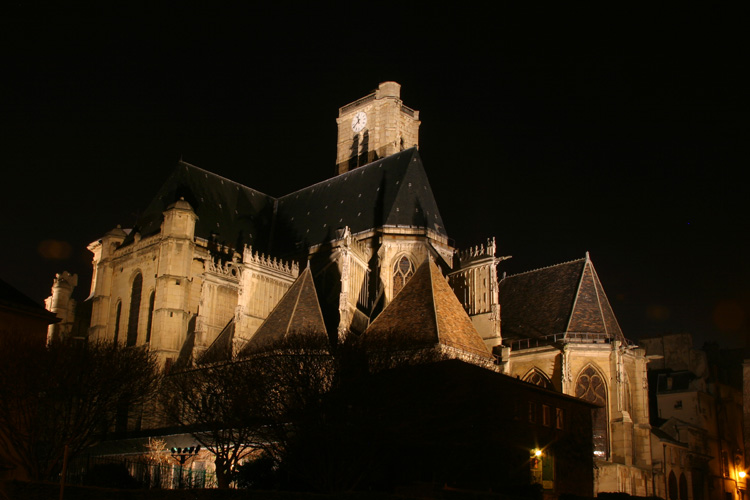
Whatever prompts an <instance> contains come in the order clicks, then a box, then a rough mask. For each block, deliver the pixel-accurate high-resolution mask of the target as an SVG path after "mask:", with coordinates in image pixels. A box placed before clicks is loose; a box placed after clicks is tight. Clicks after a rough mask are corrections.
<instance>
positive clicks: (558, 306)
mask: <svg viewBox="0 0 750 500" xmlns="http://www.w3.org/2000/svg"><path fill="white" fill-rule="evenodd" d="M500 311H501V325H502V332H503V339H507V340H516V339H523V338H540V337H545V336H547V335H554V334H565V338H566V339H573V338H579V339H585V338H587V337H586V336H587V335H589V334H590V335H597V336H600V335H603V336H605V337H607V338H611V339H615V340H620V341H624V340H625V337H624V336H623V334H622V331H621V330H620V325H619V324H618V323H617V318H616V317H615V313H614V311H612V307H611V306H610V304H609V300H607V296H606V294H605V293H604V288H603V287H602V284H601V282H600V281H599V277H598V276H597V274H596V270H595V269H594V264H593V263H592V262H591V259H590V258H589V256H588V254H586V257H585V258H583V259H579V260H574V261H570V262H565V263H562V264H557V265H554V266H550V267H545V268H542V269H536V270H534V271H528V272H525V273H521V274H516V275H513V276H508V277H506V278H504V279H503V280H502V281H501V282H500ZM579 334H583V335H579Z"/></svg>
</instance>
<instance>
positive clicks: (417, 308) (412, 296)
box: [362, 259, 492, 359]
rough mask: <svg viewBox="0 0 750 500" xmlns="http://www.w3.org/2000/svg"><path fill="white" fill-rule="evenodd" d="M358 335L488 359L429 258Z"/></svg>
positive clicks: (473, 330)
mask: <svg viewBox="0 0 750 500" xmlns="http://www.w3.org/2000/svg"><path fill="white" fill-rule="evenodd" d="M393 335H397V336H399V339H394V338H393V337H392V336H393ZM362 336H363V337H362V338H363V339H365V341H371V340H375V339H378V338H381V339H384V340H386V341H387V342H392V341H394V340H396V341H400V340H401V339H403V341H404V342H405V343H406V344H407V345H413V344H417V345H424V346H430V345H436V344H442V345H445V346H448V347H453V348H456V349H460V350H463V351H467V352H469V353H471V354H474V355H477V356H481V357H485V358H488V359H492V354H491V353H490V351H489V350H488V349H487V346H486V345H485V344H484V341H483V340H482V337H481V336H480V335H479V333H477V331H476V329H475V328H474V325H473V324H472V322H471V319H469V316H468V315H467V314H466V311H464V308H463V307H462V306H461V303H460V302H459V301H458V299H457V298H456V295H455V294H454V293H453V290H451V288H450V286H449V285H448V282H447V281H446V280H445V278H444V277H443V274H442V273H441V272H440V269H438V267H437V265H436V264H435V263H434V262H432V261H431V260H429V259H428V260H426V261H425V262H424V263H423V264H422V265H421V266H420V267H419V269H417V272H415V273H414V276H412V277H411V279H410V280H409V281H408V282H407V283H406V285H404V288H403V289H402V290H401V291H400V292H399V294H398V295H396V297H395V298H394V299H393V301H391V303H390V304H388V306H387V307H386V308H385V309H384V310H383V312H382V313H381V314H380V315H379V316H378V317H377V318H376V319H375V321H373V322H372V324H371V325H370V326H369V327H368V328H367V330H365V332H364V333H363V334H362Z"/></svg>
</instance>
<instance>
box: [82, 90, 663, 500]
mask: <svg viewBox="0 0 750 500" xmlns="http://www.w3.org/2000/svg"><path fill="white" fill-rule="evenodd" d="M337 123H338V126H339V135H338V153H337V162H336V163H337V173H338V174H339V175H337V176H335V177H333V178H331V179H328V180H326V181H323V182H320V183H318V184H315V185H313V186H309V187H307V188H304V189H302V190H300V191H297V192H294V193H291V194H288V195H286V196H283V197H280V198H272V197H270V196H267V195H264V194H263V193H260V192H258V191H254V190H252V189H251V188H248V187H246V186H243V185H241V184H239V183H236V182H233V181H230V180H228V179H225V178H222V177H220V176H218V175H216V174H213V173H211V172H207V171H204V170H201V169H200V168H198V167H195V166H193V165H189V164H187V163H184V162H180V163H179V164H178V166H177V168H176V170H175V172H174V173H173V175H172V177H170V178H169V179H168V180H167V182H166V183H165V184H164V185H163V186H162V188H161V189H160V190H159V192H158V194H157V195H156V197H155V198H154V200H153V202H152V204H151V205H150V206H149V208H148V209H147V210H146V211H145V212H144V213H143V216H142V218H141V220H140V221H139V222H138V224H137V225H136V226H135V227H134V228H132V229H129V230H124V229H122V228H119V227H117V228H115V229H113V230H112V231H110V232H108V233H107V234H105V235H104V236H103V237H102V238H101V239H99V240H97V241H95V242H93V243H91V244H90V245H89V250H90V251H91V252H92V253H93V255H94V258H93V266H94V273H93V279H92V284H91V294H90V298H89V301H90V302H91V304H92V306H91V307H92V312H91V323H90V328H89V338H94V339H105V340H111V341H116V342H120V343H123V344H125V345H129V346H140V345H147V346H148V347H149V349H151V350H152V351H153V352H155V353H156V354H157V355H158V357H159V359H160V361H161V363H162V364H163V366H165V367H167V368H170V367H171V366H172V365H174V364H176V363H182V365H181V366H190V365H191V364H193V363H200V362H201V359H202V358H203V357H204V356H205V355H206V353H208V352H212V353H226V349H224V348H223V347H221V346H230V348H229V351H233V352H234V353H237V352H239V351H241V350H242V349H243V347H245V346H246V345H247V344H248V342H250V341H251V340H252V339H253V336H254V335H255V333H256V332H258V331H259V329H261V328H262V325H263V324H264V321H266V319H267V318H268V316H269V314H270V313H271V311H272V310H273V309H274V307H275V306H276V305H277V304H278V303H279V301H280V300H281V299H282V297H283V296H284V294H285V292H286V291H287V290H289V289H290V287H291V286H292V285H293V283H294V282H295V279H297V277H298V276H299V274H300V273H299V269H300V266H303V268H308V266H309V274H311V275H312V278H313V280H314V285H315V286H314V288H315V290H316V291H317V296H318V299H319V304H320V309H321V313H322V317H323V320H324V322H325V327H326V330H327V332H328V334H329V336H331V337H336V336H338V337H341V336H343V335H347V334H350V333H353V334H361V333H362V332H365V331H366V330H367V329H368V327H369V326H370V325H371V324H374V323H373V322H374V320H375V319H376V318H377V317H378V315H379V314H380V312H381V311H383V310H384V309H385V308H386V307H387V306H388V304H389V303H391V302H392V301H394V299H395V298H396V297H397V296H398V294H399V293H400V292H401V291H402V289H403V288H404V286H405V284H406V283H407V282H408V281H409V280H410V278H411V277H412V276H413V275H414V274H415V273H416V271H417V268H418V267H419V266H420V265H421V264H422V263H423V262H425V261H428V260H429V261H431V262H433V264H432V265H433V266H435V267H434V270H438V269H439V271H435V272H437V273H442V275H444V276H447V278H446V279H447V281H448V283H449V284H450V286H451V287H452V289H453V292H454V293H455V295H456V297H457V298H458V302H460V306H462V307H463V309H464V311H465V313H466V315H468V317H469V318H470V321H469V320H467V321H466V323H467V324H468V325H471V329H474V330H475V332H476V333H478V334H479V337H478V340H477V342H479V345H481V344H482V340H483V341H484V346H482V349H480V350H481V351H482V352H484V351H486V353H485V354H486V355H485V356H484V357H483V358H482V359H483V362H485V363H490V364H492V363H495V365H494V368H493V369H494V370H496V371H500V372H502V373H504V374H507V375H511V376H513V377H517V378H520V379H522V380H525V381H528V382H531V383H533V384H535V385H539V386H543V387H545V388H548V389H552V390H554V391H557V392H559V393H561V394H563V395H568V396H575V397H578V398H582V399H584V400H586V401H588V402H590V403H593V404H596V405H600V406H601V409H600V410H596V413H595V418H594V420H595V424H596V426H595V429H596V433H595V436H594V442H595V456H594V463H595V466H596V467H595V474H594V475H595V488H594V489H595V492H605V491H619V492H626V493H631V494H636V495H647V494H649V493H650V492H651V486H650V484H651V476H650V473H651V472H650V471H651V453H650V450H651V444H650V435H649V432H650V426H649V417H648V398H647V393H648V386H647V379H646V375H645V374H646V358H645V355H644V352H643V350H642V349H639V348H637V347H636V346H634V345H633V344H632V343H631V342H629V341H628V340H627V339H626V338H625V337H624V336H623V335H622V332H621V331H620V329H619V325H617V321H616V319H615V318H614V313H613V312H612V310H611V308H610V307H609V303H608V302H607V299H606V295H605V294H604V292H603V289H602V287H601V283H600V282H599V280H598V277H597V276H596V272H595V271H594V269H593V265H592V264H591V262H590V259H589V258H588V256H587V257H586V259H582V260H581V261H575V262H574V263H572V264H571V263H568V264H564V265H560V266H557V267H555V266H553V267H554V269H553V272H551V273H547V272H543V273H536V274H533V273H529V274H528V275H527V276H526V277H527V278H530V279H529V280H526V278H524V277H521V278H516V277H508V278H506V279H503V280H499V279H498V275H497V266H498V264H499V263H500V262H501V261H502V260H503V259H505V258H507V257H498V256H497V255H496V252H497V245H496V243H495V240H494V239H489V240H487V241H486V243H485V244H484V245H479V246H476V247H473V248H470V249H468V250H465V251H461V252H459V251H457V249H455V248H454V247H453V246H452V245H451V243H450V240H449V238H448V235H447V233H446V232H445V228H444V226H443V222H442V219H441V217H440V213H439V211H438V209H437V204H436V202H435V200H434V197H433V195H432V191H431V189H430V186H429V182H428V180H427V176H426V173H425V171H424V168H423V167H422V164H421V158H420V157H419V153H418V151H417V149H416V148H415V147H414V146H416V145H418V129H419V125H420V122H419V112H418V111H415V110H413V109H411V108H408V107H406V106H405V105H404V104H403V103H402V101H401V100H400V86H399V85H398V84H397V83H395V82H385V83H382V84H380V86H379V87H378V90H377V91H375V92H374V93H372V94H370V95H368V96H365V97H364V98H362V99H359V100H357V101H355V102H353V103H351V104H348V105H346V106H343V107H342V108H340V110H339V117H338V119H337ZM355 167H356V169H355ZM305 273H308V271H305ZM524 280H525V281H524ZM514 284H518V285H520V288H517V289H514V288H513V286H514ZM503 290H505V292H504V291H503ZM555 304H558V305H559V304H568V310H565V311H562V310H561V309H560V308H559V307H557V308H556V307H555ZM438 307H439V305H438ZM456 307H458V306H456ZM458 310H460V307H459V309H458ZM501 320H502V324H501ZM563 320H564V321H563ZM561 321H562V322H561ZM501 327H502V328H501ZM449 330H450V328H446V329H445V331H444V333H445V334H446V335H450V331H449ZM540 332H541V333H540ZM479 339H481V340H479ZM216 343H221V346H218V345H217V344H216ZM213 347H215V348H213ZM220 347H221V348H220ZM493 355H494V356H493ZM211 359H212V360H213V359H214V358H213V357H212V358H211Z"/></svg>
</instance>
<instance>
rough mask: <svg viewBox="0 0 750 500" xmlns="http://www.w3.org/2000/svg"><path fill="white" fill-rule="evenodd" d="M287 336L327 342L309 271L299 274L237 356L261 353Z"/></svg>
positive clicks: (307, 269) (308, 269)
mask: <svg viewBox="0 0 750 500" xmlns="http://www.w3.org/2000/svg"><path fill="white" fill-rule="evenodd" d="M290 333H299V334H303V335H307V334H310V335H316V334H320V335H322V336H326V338H327V334H326V328H325V323H324V322H323V313H322V312H321V310H320V303H319V302H318V294H317V292H316V291H315V284H314V283H313V277H312V271H310V268H309V267H308V268H306V269H305V270H304V271H302V273H300V275H299V277H298V278H297V280H296V281H295V282H294V283H293V284H292V286H291V287H290V288H289V290H287V292H286V293H285V294H284V296H283V297H282V298H281V300H280V301H279V303H278V304H277V305H276V307H274V309H273V310H272V311H271V313H270V314H269V315H268V317H267V318H266V319H265V321H263V323H262V324H261V325H260V328H258V331H257V332H255V334H254V335H253V337H252V338H251V339H250V341H249V342H248V343H247V345H246V346H245V347H244V349H242V352H241V353H240V355H241V356H242V355H247V354H249V353H251V352H257V351H260V350H263V348H264V347H266V346H270V345H272V344H273V343H274V342H276V341H279V340H281V339H283V338H284V337H286V336H287V335H289V334H290Z"/></svg>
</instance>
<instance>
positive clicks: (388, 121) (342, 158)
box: [336, 82, 421, 174]
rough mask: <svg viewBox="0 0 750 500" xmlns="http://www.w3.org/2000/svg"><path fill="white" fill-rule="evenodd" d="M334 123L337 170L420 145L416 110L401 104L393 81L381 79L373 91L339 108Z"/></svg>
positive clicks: (397, 87)
mask: <svg viewBox="0 0 750 500" xmlns="http://www.w3.org/2000/svg"><path fill="white" fill-rule="evenodd" d="M336 123H337V124H338V130H339V137H338V148H337V152H336V174H343V173H344V172H348V171H349V170H352V169H354V168H357V167H359V166H362V165H366V164H368V163H370V162H372V161H375V160H377V159H378V158H383V157H386V156H389V155H392V154H394V153H398V152H399V151H403V150H404V149H407V148H410V147H413V146H419V124H420V123H421V122H420V121H419V111H417V110H414V109H411V108H409V107H407V106H405V105H404V103H403V102H402V101H401V85H399V84H398V83H396V82H383V83H381V84H380V85H378V89H377V90H376V91H375V92H373V93H371V94H369V95H366V96H365V97H362V98H361V99H357V100H356V101H354V102H352V103H349V104H347V105H346V106H342V107H341V108H339V116H338V118H336Z"/></svg>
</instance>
